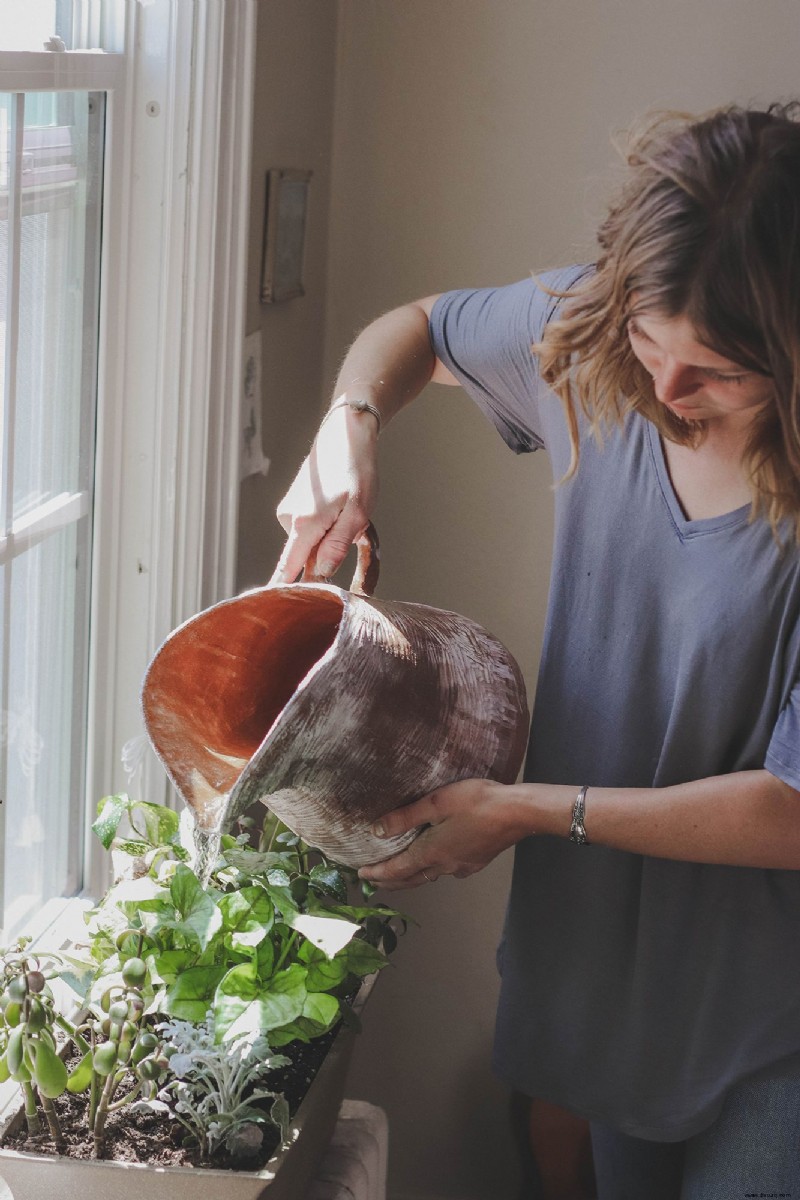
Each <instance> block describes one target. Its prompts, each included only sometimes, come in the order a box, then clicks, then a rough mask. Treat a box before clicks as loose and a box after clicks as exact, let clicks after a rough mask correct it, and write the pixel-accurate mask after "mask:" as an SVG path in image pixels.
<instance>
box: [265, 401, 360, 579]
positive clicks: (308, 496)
mask: <svg viewBox="0 0 800 1200" xmlns="http://www.w3.org/2000/svg"><path fill="white" fill-rule="evenodd" d="M377 437H378V423H377V421H376V420H375V417H374V416H372V414H371V413H369V412H354V411H353V410H352V409H351V408H348V407H347V406H342V407H341V408H337V409H335V410H334V411H333V412H331V413H330V415H329V416H328V417H327V419H326V420H325V422H324V423H323V425H322V427H321V428H320V430H319V432H318V433H317V436H316V438H315V439H314V444H313V445H312V447H311V451H310V453H309V455H308V457H307V458H306V459H305V461H304V462H303V464H302V466H301V467H300V470H299V471H298V473H297V476H296V478H295V480H294V482H293V483H292V485H291V487H290V488H289V490H288V492H287V493H286V495H285V496H284V498H283V499H282V500H281V502H280V504H279V505H278V512H277V515H278V520H279V521H280V523H281V525H282V526H283V528H284V529H285V530H286V533H287V535H288V537H287V541H286V545H285V546H284V548H283V552H282V553H281V556H280V559H279V560H278V565H277V566H276V568H275V571H274V573H273V576H272V579H271V580H270V583H273V584H279V583H293V582H294V581H295V579H296V578H297V576H298V575H299V574H300V571H301V570H302V569H303V567H304V566H305V565H306V563H307V562H309V561H310V562H311V564H312V565H314V571H315V573H316V574H318V575H322V576H325V577H328V576H330V575H333V574H334V572H335V571H336V569H337V567H338V566H339V565H340V563H341V562H342V561H343V559H344V558H345V555H346V554H347V552H348V550H349V549H350V546H351V544H352V543H353V542H354V541H355V539H356V538H357V537H358V535H359V534H360V533H362V532H363V530H364V529H365V528H366V526H367V524H368V522H369V520H370V518H371V516H372V513H373V511H374V507H375V501H376V499H377V495H378V470H377ZM314 560H316V562H315V563H314Z"/></svg>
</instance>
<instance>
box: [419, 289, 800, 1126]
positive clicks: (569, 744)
mask: <svg viewBox="0 0 800 1200" xmlns="http://www.w3.org/2000/svg"><path fill="white" fill-rule="evenodd" d="M591 269H592V268H590V267H589V268H587V267H573V268H569V269H567V270H563V271H557V272H550V273H547V274H545V275H543V276H541V277H540V278H541V282H542V283H543V284H544V285H545V287H542V286H540V283H539V282H538V281H537V280H535V279H526V280H523V281H521V282H520V283H516V284H511V285H508V286H505V287H499V288H483V289H477V290H475V289H468V290H461V291H457V292H448V293H446V294H445V295H444V296H442V297H441V298H440V299H439V300H438V301H437V303H436V305H435V307H434V310H433V313H432V316H431V322H430V329H431V338H432V343H433V347H434V349H435V351H436V354H437V356H438V357H439V358H440V359H441V361H442V362H443V363H444V364H445V365H446V366H447V367H448V368H449V369H450V371H452V373H453V374H454V375H455V376H456V378H457V379H458V380H459V381H460V382H461V384H462V385H463V387H464V388H465V389H466V391H467V392H468V393H469V395H470V396H471V397H472V398H473V399H474V400H475V401H476V402H477V403H478V405H479V406H480V407H481V409H482V410H483V412H484V413H485V414H486V416H487V417H488V418H489V420H490V421H491V422H492V423H493V424H494V425H495V427H496V428H497V430H498V431H499V433H500V434H501V436H502V437H503V438H504V440H505V441H506V443H507V444H508V445H509V446H510V447H511V448H512V449H514V450H515V451H517V452H525V451H531V450H536V449H538V448H540V447H544V448H545V450H546V452H547V453H548V455H549V457H550V459H551V462H552V467H553V476H554V480H555V481H559V480H561V479H562V477H563V476H564V474H565V473H566V471H567V467H568V465H569V461H570V444H569V436H568V432H567V425H566V420H565V417H564V413H563V408H562V405H561V402H560V400H559V399H558V398H557V397H556V396H555V395H554V394H553V392H552V391H551V390H550V389H549V388H548V387H547V386H546V385H545V384H544V383H543V382H542V380H541V379H540V377H539V374H538V365H537V359H536V355H535V354H534V353H533V352H532V350H531V344H532V343H536V342H538V341H539V340H540V339H541V337H542V335H543V332H544V328H545V326H546V324H547V322H548V321H549V320H550V319H552V317H553V316H554V315H555V313H556V312H557V310H558V306H559V304H560V301H559V299H558V298H557V297H554V296H552V295H551V294H549V291H548V290H546V289H554V290H557V291H559V290H560V291H564V290H568V289H569V288H571V287H573V286H575V285H576V284H578V283H579V282H580V280H581V279H582V278H584V277H585V275H586V273H587V271H590V270H591ZM554 495H555V533H554V550H553V561H552V570H551V583H550V594H549V600H548V611H547V619H546V625H545V635H544V642H543V648H542V655H541V661H540V668H539V677H538V682H537V688H536V698H535V704H534V709H533V719H532V726H531V738H530V743H529V748H528V755H527V760H526V766H525V776H524V777H525V779H527V780H535V781H540V782H551V783H570V784H575V785H578V784H588V785H590V791H589V797H588V802H587V820H586V823H587V830H588V829H590V825H591V785H595V786H610V787H653V788H658V787H662V786H667V785H670V784H676V783H683V782H686V781H689V780H692V779H701V778H705V777H708V776H713V775H720V774H725V773H727V772H734V771H744V770H751V769H758V768H763V767H766V768H767V769H768V770H769V771H771V772H772V773H773V774H775V775H776V776H778V777H779V778H780V779H782V780H784V781H785V782H786V783H788V784H789V785H790V786H792V787H794V788H797V789H800V683H798V679H800V555H798V551H797V548H796V547H795V545H794V544H793V543H792V542H789V544H788V545H787V546H786V547H785V548H784V549H783V550H781V548H780V547H779V546H778V544H777V542H776V540H775V538H774V536H773V534H772V531H771V529H770V527H769V526H768V524H767V523H766V522H765V521H764V520H762V519H757V520H755V521H752V520H751V519H750V509H749V506H743V507H740V508H736V509H734V510H733V511H732V512H729V513H725V514H722V515H720V516H714V517H704V518H700V519H697V520H690V519H687V517H686V515H685V514H684V512H683V509H682V507H681V505H680V503H679V500H678V497H677V496H676V494H675V490H674V488H673V486H672V482H671V479H670V474H669V470H668V468H667V463H666V460H665V456H664V451H663V446H662V444H661V441H660V438H659V435H658V432H657V430H656V429H655V427H654V426H653V425H652V424H651V423H650V422H649V421H647V420H646V419H645V418H644V417H642V416H641V415H639V414H636V413H634V414H631V415H630V416H628V418H627V419H626V420H625V422H624V424H623V425H622V426H615V427H614V428H611V429H609V430H608V431H607V432H606V434H605V436H604V438H603V442H602V445H598V443H597V441H596V440H595V438H594V437H593V436H590V435H588V434H586V435H584V436H582V439H581V452H580V463H579V467H578V470H577V473H576V474H575V475H574V477H573V478H571V479H570V480H568V481H566V482H557V483H556V487H555V492H554ZM520 603H521V604H524V597H520ZM723 815H724V814H722V813H721V817H722V816H723ZM797 819H798V820H800V801H799V802H798V813H797ZM590 836H591V834H590ZM799 935H800V872H794V871H788V870H769V869H757V868H749V867H730V866H719V865H713V864H704V863H688V862H678V861H674V860H669V859H660V858H653V857H649V856H643V855H637V854H630V853H627V852H624V851H618V850H612V849H609V848H607V847H602V846H592V845H589V846H582V847H578V846H575V845H574V844H573V843H571V842H569V841H566V840H562V839H559V838H554V837H547V836H544V837H532V838H527V839H525V840H524V841H523V842H521V843H520V844H519V845H518V847H517V849H516V853H515V867H514V876H513V882H512V890H511V896H510V900H509V906H508V912H507V919H506V925H505V930H504V935H503V941H502V944H501V947H500V950H499V954H498V961H499V963H500V966H501V975H502V984H501V997H500V1005H499V1010H498V1020H497V1033H496V1039H495V1052H494V1062H495V1067H496V1070H497V1071H498V1073H499V1074H500V1076H501V1077H502V1078H503V1079H505V1080H506V1081H507V1082H508V1083H509V1084H511V1085H512V1086H513V1087H515V1088H517V1089H518V1090H520V1091H522V1092H525V1093H526V1094H528V1095H531V1096H538V1097H541V1098H543V1099H549V1100H551V1101H553V1102H554V1103H560V1104H563V1105H565V1106H566V1107H569V1108H571V1109H572V1110H573V1111H575V1112H578V1113H581V1114H583V1115H585V1116H587V1117H590V1118H593V1119H598V1120H601V1121H604V1122H606V1123H608V1124H610V1125H614V1126H616V1127H617V1128H620V1129H622V1130H624V1131H626V1132H627V1133H630V1134H633V1135H634V1136H639V1137H646V1138H652V1139H656V1140H665V1141H670V1140H679V1139H681V1138H684V1137H688V1136H690V1135H691V1134H693V1133H695V1132H697V1131H699V1130H700V1129H702V1128H703V1127H705V1126H706V1125H707V1124H709V1123H710V1121H711V1120H713V1118H714V1117H715V1115H716V1114H717V1112H718V1111H719V1109H720V1107H721V1105H722V1103H723V1100H724V1096H725V1093H726V1091H727V1090H728V1088H729V1087H731V1086H732V1085H733V1084H734V1083H735V1082H736V1081H737V1080H738V1079H740V1078H742V1077H743V1076H745V1075H748V1074H751V1073H753V1072H756V1071H759V1070H762V1069H765V1068H768V1067H769V1066H770V1064H773V1063H776V1062H777V1061H779V1060H784V1059H787V1058H791V1057H793V1056H797V1057H798V1063H799V1064H800V953H798V952H796V948H797V946H798V943H799V942H800V937H799Z"/></svg>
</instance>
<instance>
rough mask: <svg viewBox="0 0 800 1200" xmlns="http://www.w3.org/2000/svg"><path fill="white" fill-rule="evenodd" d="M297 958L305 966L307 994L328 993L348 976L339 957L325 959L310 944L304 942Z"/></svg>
mask: <svg viewBox="0 0 800 1200" xmlns="http://www.w3.org/2000/svg"><path fill="white" fill-rule="evenodd" d="M297 956H298V958H299V959H301V960H302V961H303V962H304V963H306V965H307V969H308V974H307V975H306V988H307V990H308V991H309V992H328V991H330V990H331V989H332V988H335V987H337V986H338V984H340V983H341V982H342V980H343V979H345V978H346V976H348V975H349V974H350V971H349V970H348V968H347V963H345V962H344V961H343V960H342V959H341V957H339V958H333V959H329V958H326V956H325V955H324V954H323V953H322V951H321V950H318V949H317V947H316V946H314V945H312V944H311V942H304V943H303V945H302V946H301V947H300V950H299V951H298V955H297Z"/></svg>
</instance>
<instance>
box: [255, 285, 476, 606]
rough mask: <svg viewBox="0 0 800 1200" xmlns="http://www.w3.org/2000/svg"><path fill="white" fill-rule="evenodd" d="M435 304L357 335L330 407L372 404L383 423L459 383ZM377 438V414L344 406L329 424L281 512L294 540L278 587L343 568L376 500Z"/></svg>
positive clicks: (276, 578)
mask: <svg viewBox="0 0 800 1200" xmlns="http://www.w3.org/2000/svg"><path fill="white" fill-rule="evenodd" d="M436 300H437V297H436V296H428V297H426V298H425V299H422V300H417V301H414V302H413V303H411V304H405V305H403V306H402V307H401V308H396V309H394V310H393V311H392V312H389V313H386V314H385V315H384V316H382V317H379V318H378V319H377V320H376V321H373V322H372V324H371V325H368V326H367V328H366V329H365V330H363V332H362V333H360V334H359V336H358V337H357V338H356V340H355V342H354V343H353V345H352V347H351V348H350V350H349V352H348V354H347V357H346V358H345V360H344V362H343V363H342V368H341V370H340V372H339V375H338V378H337V380H336V386H335V388H334V393H333V401H332V405H331V407H333V406H334V405H337V404H340V403H341V401H343V400H345V399H346V400H351V401H366V402H367V403H368V404H370V405H372V406H373V407H374V408H376V409H377V410H378V412H379V413H380V414H381V421H382V424H385V423H386V422H387V421H389V420H391V418H392V417H393V416H394V415H395V413H397V412H399V410H400V409H401V408H403V407H404V405H406V404H408V403H410V402H411V401H412V400H414V399H415V398H416V397H417V396H418V395H419V393H420V392H421V391H422V389H423V388H424V387H425V385H426V384H428V383H430V382H431V381H433V382H435V383H456V382H457V381H456V379H455V378H454V377H453V375H451V374H450V372H449V371H448V370H447V368H446V367H444V366H443V364H442V363H440V362H439V360H438V359H437V358H436V356H435V354H434V352H433V348H432V346H431V341H430V336H429V334H428V318H429V316H430V313H431V310H432V308H433V305H434V303H435V302H436ZM377 435H378V423H377V421H376V420H375V417H374V416H373V415H372V414H371V413H369V412H354V411H353V409H351V408H348V407H347V406H346V405H341V407H337V408H336V410H335V412H332V413H331V415H330V416H329V417H328V418H327V419H326V420H325V421H324V423H323V424H322V426H321V427H320V430H319V432H318V433H317V436H316V437H315V439H314V444H313V445H312V447H311V451H310V453H309V455H308V457H307V458H306V460H305V461H304V462H303V464H302V466H301V467H300V470H299V472H298V474H297V476H296V478H295V480H294V482H293V483H292V485H291V487H290V488H289V491H288V492H287V493H286V495H285V496H284V498H283V500H282V501H281V502H280V504H279V506H278V520H279V521H280V523H281V525H283V527H284V529H285V530H286V532H287V534H288V539H287V542H286V545H285V547H284V550H283V553H282V554H281V557H280V561H279V562H278V565H277V567H276V570H275V573H274V575H273V577H272V581H271V582H272V583H286V582H291V581H293V580H294V579H296V578H297V576H298V574H299V573H300V571H301V570H302V568H303V567H304V566H305V564H306V562H307V560H308V559H309V558H311V557H316V560H317V570H318V571H319V573H320V574H321V575H332V574H333V573H334V571H335V570H336V568H337V567H338V566H339V564H340V563H341V562H342V559H343V558H344V557H345V555H346V554H347V551H348V549H349V548H350V545H351V543H352V542H353V541H354V540H355V538H356V537H357V536H358V535H359V533H361V532H362V530H363V529H364V527H365V526H366V524H367V522H368V521H369V519H370V517H371V515H372V510H373V507H374V504H375V500H376V497H377V490H378V484H377V466H376V459H377V452H376V441H377Z"/></svg>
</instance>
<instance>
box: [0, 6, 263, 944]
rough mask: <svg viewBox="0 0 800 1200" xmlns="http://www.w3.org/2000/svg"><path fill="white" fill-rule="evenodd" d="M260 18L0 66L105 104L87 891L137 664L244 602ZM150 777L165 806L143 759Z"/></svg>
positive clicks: (6, 74) (122, 785) (204, 18)
mask: <svg viewBox="0 0 800 1200" xmlns="http://www.w3.org/2000/svg"><path fill="white" fill-rule="evenodd" d="M98 3H99V0H92V5H93V6H94V9H93V10H94V12H95V13H96V12H97V11H98V7H97V6H98ZM255 22H256V0H240V2H239V3H237V4H236V5H218V4H215V3H213V0H194V2H193V3H192V4H191V5H187V4H185V3H182V2H181V0H152V3H149V4H143V3H140V2H138V0H137V2H135V3H128V4H126V6H125V25H124V32H121V33H120V36H121V38H122V49H121V51H120V52H112V53H107V52H99V51H90V52H87V51H80V50H77V51H60V52H57V51H42V52H38V51H0V90H3V91H15V90H16V91H34V90H37V91H38V90H58V91H64V90H70V89H75V90H78V89H80V90H90V91H104V92H106V94H107V104H106V154H105V165H104V195H103V237H102V250H101V270H100V339H99V353H98V389H97V424H96V462H95V485H94V497H95V509H94V524H93V553H92V582H91V599H90V639H89V698H88V713H89V718H88V728H89V738H88V746H87V757H86V792H85V796H84V797H83V798H82V802H83V805H84V810H85V816H84V837H83V868H84V869H83V888H82V895H84V896H87V895H89V896H92V895H95V896H96V895H99V894H100V893H101V892H102V891H103V890H104V889H105V887H106V886H107V885H108V882H109V866H108V856H107V855H106V854H105V853H104V852H103V851H102V848H101V847H100V846H99V844H98V843H97V839H95V838H94V837H93V835H92V834H91V829H90V826H91V822H92V820H93V819H94V815H95V812H96V807H97V803H98V800H99V798H100V797H101V796H103V795H106V794H108V793H109V792H112V791H122V790H125V789H126V782H127V781H126V778H125V774H124V770H123V766H122V762H121V750H122V747H123V745H124V744H125V743H126V742H128V741H129V739H130V738H131V737H133V736H135V735H137V734H139V733H140V732H141V731H142V721H141V714H140V705H139V692H140V687H141V680H142V676H143V674H144V670H145V668H146V665H147V663H148V661H149V659H150V657H151V656H152V654H153V653H154V651H155V649H156V648H157V646H158V645H159V644H160V642H161V641H162V640H163V639H164V637H166V635H167V634H168V633H169V631H170V630H171V629H173V628H174V627H175V626H176V625H178V624H180V623H181V622H182V621H183V620H185V619H186V618H188V617H189V616H191V615H192V614H193V613H194V612H197V611H198V610H199V609H200V608H203V607H205V606H206V605H208V604H210V603H213V602H215V601H216V600H219V599H222V598H224V597H225V596H228V595H230V594H231V592H232V590H233V587H234V580H235V555H236V534H237V524H238V491H239V488H238V482H239V481H238V465H239V464H238V456H239V418H238V408H239V406H238V404H237V403H235V402H234V400H233V398H236V397H238V395H239V392H240V388H241V370H242V364H241V357H242V356H241V346H242V343H243V340H244V333H245V299H246V296H245V281H246V273H247V272H246V267H247V261H246V254H247V232H248V208H249V191H250V187H249V185H250V157H251V128H252V93H253V78H254V56H255ZM95 24H96V22H95ZM226 401H227V402H228V403H229V404H230V412H228V411H227V410H226V408H225V402H226ZM142 776H143V778H142V793H141V794H142V795H143V796H144V797H146V798H149V799H164V798H166V797H167V794H168V788H167V785H166V780H165V777H164V772H163V769H162V768H161V767H160V765H159V764H157V763H156V761H155V759H154V758H153V757H152V756H150V757H148V758H147V759H146V761H145V766H144V770H143V772H142ZM63 907H66V904H65V905H64V906H63ZM58 908H59V905H58V904H57V903H56V902H53V904H51V905H48V906H46V910H47V911H46V913H43V914H42V917H43V920H44V919H46V920H47V921H51V920H52V919H53V914H54V912H57V910H58Z"/></svg>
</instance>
